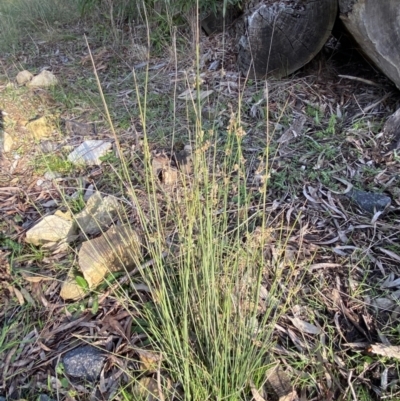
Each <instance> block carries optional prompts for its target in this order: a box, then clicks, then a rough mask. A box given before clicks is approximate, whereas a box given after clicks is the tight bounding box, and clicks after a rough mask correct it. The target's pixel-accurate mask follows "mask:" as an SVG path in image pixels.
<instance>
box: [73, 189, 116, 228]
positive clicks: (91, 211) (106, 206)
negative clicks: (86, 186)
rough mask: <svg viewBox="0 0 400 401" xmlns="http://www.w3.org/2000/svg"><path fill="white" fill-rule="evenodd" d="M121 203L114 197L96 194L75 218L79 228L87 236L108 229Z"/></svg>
mask: <svg viewBox="0 0 400 401" xmlns="http://www.w3.org/2000/svg"><path fill="white" fill-rule="evenodd" d="M118 210H119V203H118V201H117V199H116V198H115V197H114V196H106V197H104V198H103V197H102V196H101V194H100V192H95V193H94V194H93V195H92V196H91V197H90V198H89V200H88V201H87V204H86V206H85V208H84V209H83V210H82V211H81V212H80V213H78V214H77V215H76V216H75V220H76V222H77V224H78V227H79V228H80V229H81V230H82V232H84V233H85V234H86V235H94V234H98V233H99V232H101V231H103V230H104V229H105V228H108V227H109V226H110V225H111V223H112V222H113V220H114V218H115V217H116V215H117V214H118Z"/></svg>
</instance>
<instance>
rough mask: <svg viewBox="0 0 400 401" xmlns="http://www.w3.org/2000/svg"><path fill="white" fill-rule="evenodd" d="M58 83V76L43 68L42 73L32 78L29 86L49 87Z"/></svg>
mask: <svg viewBox="0 0 400 401" xmlns="http://www.w3.org/2000/svg"><path fill="white" fill-rule="evenodd" d="M57 84H58V80H57V77H56V76H55V75H54V74H53V73H51V72H50V71H47V70H43V71H42V72H41V73H40V74H38V75H36V76H35V77H33V78H32V80H31V81H30V82H29V83H28V86H29V87H31V88H33V87H35V88H47V87H49V86H53V85H57Z"/></svg>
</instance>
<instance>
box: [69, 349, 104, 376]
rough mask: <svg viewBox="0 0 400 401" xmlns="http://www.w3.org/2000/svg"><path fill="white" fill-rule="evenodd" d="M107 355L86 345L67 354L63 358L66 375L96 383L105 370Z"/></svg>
mask: <svg viewBox="0 0 400 401" xmlns="http://www.w3.org/2000/svg"><path fill="white" fill-rule="evenodd" d="M105 360H106V355H105V353H104V352H103V351H101V350H99V349H98V348H95V347H92V346H91V345H85V346H82V347H78V348H75V349H73V350H71V351H69V352H67V353H66V354H65V355H64V357H63V358H62V363H63V365H64V368H65V373H66V374H67V375H69V376H72V377H79V378H80V379H82V380H89V381H95V380H96V379H97V378H98V377H99V376H100V373H101V370H102V369H103V365H104V362H105Z"/></svg>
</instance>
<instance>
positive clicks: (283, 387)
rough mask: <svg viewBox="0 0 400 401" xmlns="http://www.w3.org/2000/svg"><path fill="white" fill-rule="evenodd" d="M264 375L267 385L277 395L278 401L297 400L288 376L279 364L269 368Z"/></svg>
mask: <svg viewBox="0 0 400 401" xmlns="http://www.w3.org/2000/svg"><path fill="white" fill-rule="evenodd" d="M266 377H267V383H268V385H269V386H270V387H271V388H272V390H273V391H274V393H275V394H276V395H277V396H278V397H279V401H298V397H297V393H296V391H294V389H293V386H292V383H291V382H290V379H289V376H288V375H287V373H286V372H285V371H284V370H283V369H282V368H281V367H280V366H275V367H274V368H271V369H269V370H268V371H267V373H266Z"/></svg>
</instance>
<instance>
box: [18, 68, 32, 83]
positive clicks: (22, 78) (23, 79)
mask: <svg viewBox="0 0 400 401" xmlns="http://www.w3.org/2000/svg"><path fill="white" fill-rule="evenodd" d="M32 78H33V74H31V73H30V72H29V71H28V70H24V71H20V72H19V73H18V74H17V76H16V78H15V79H16V81H17V84H18V85H25V84H26V83H27V82H29V81H31V80H32Z"/></svg>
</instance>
